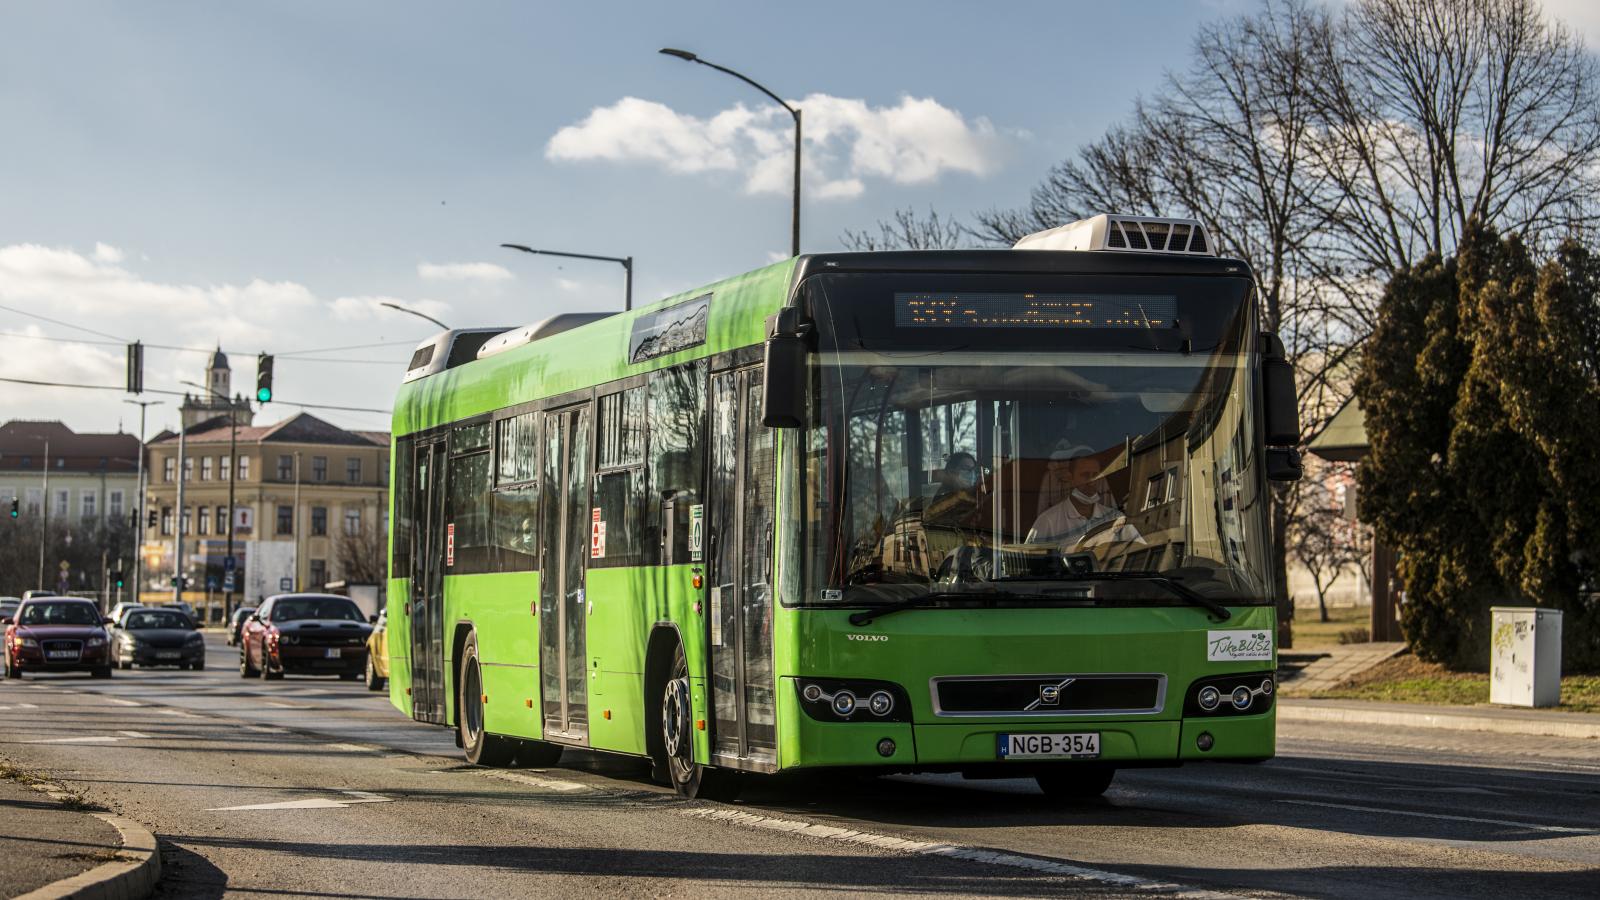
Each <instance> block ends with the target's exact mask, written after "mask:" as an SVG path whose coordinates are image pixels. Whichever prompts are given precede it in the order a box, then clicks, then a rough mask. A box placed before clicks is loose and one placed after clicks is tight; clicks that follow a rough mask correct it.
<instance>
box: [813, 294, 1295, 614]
mask: <svg viewBox="0 0 1600 900" xmlns="http://www.w3.org/2000/svg"><path fill="white" fill-rule="evenodd" d="M807 286H808V288H809V290H808V293H807V295H806V297H807V301H808V303H809V305H810V313H811V316H812V318H813V320H814V321H815V322H816V324H817V330H818V339H819V352H818V353H817V354H816V355H815V356H814V357H813V365H812V373H811V374H812V390H813V394H812V397H813V401H812V403H811V418H812V421H811V423H810V426H809V428H808V429H806V431H805V433H804V435H803V441H804V445H803V448H802V449H803V452H802V454H801V455H802V460H801V462H800V464H799V465H798V466H797V467H796V469H797V471H795V470H791V478H790V480H789V481H788V482H786V491H788V492H790V494H791V496H793V498H794V501H795V502H793V503H791V504H787V508H790V509H799V510H801V512H802V515H803V519H804V525H805V527H804V528H803V529H802V532H801V536H800V540H799V541H798V542H797V544H796V545H795V546H794V547H793V548H792V549H793V553H794V555H793V556H791V557H790V559H791V560H792V563H793V565H792V566H791V567H790V571H793V572H795V573H796V574H797V575H798V579H799V583H798V584H794V585H792V587H793V588H794V590H793V591H786V593H788V594H790V595H791V597H792V598H798V602H799V603H801V604H802V605H846V606H873V605H879V604H885V603H893V602H903V601H906V600H908V599H912V598H924V599H927V598H929V596H930V595H931V596H933V597H943V596H948V597H949V598H951V599H952V600H955V599H957V598H960V597H962V596H963V595H966V596H967V597H970V598H974V599H982V600H983V601H985V602H991V603H992V602H995V601H996V600H997V599H998V600H999V601H1001V602H1004V601H1006V600H1007V599H1010V598H1014V599H1015V600H1017V601H1018V602H1029V603H1050V602H1076V603H1082V604H1090V605H1120V604H1127V605H1147V604H1158V605H1177V604H1178V603H1179V602H1180V601H1179V599H1178V598H1177V597H1176V596H1175V594H1174V591H1173V590H1164V589H1163V588H1162V586H1161V585H1162V583H1163V582H1165V583H1167V584H1173V583H1177V584H1179V585H1181V587H1179V588H1177V590H1178V591H1179V592H1182V591H1183V590H1189V591H1192V592H1195V593H1199V594H1201V595H1203V596H1205V597H1207V598H1209V599H1215V600H1218V601H1221V602H1226V603H1231V604H1259V603H1266V602H1268V598H1269V597H1270V589H1269V585H1270V583H1271V579H1270V574H1269V573H1270V566H1269V557H1268V535H1266V534H1262V533H1259V532H1260V528H1258V527H1256V526H1255V525H1254V524H1253V523H1255V522H1257V521H1259V520H1260V518H1261V517H1259V516H1255V515H1253V514H1251V512H1249V510H1250V507H1251V506H1252V505H1255V504H1263V503H1266V502H1267V494H1266V492H1265V490H1264V486H1263V485H1264V482H1263V478H1262V475H1261V473H1260V471H1259V470H1258V466H1259V459H1258V455H1259V454H1258V451H1257V449H1256V441H1255V438H1254V433H1255V428H1254V420H1255V413H1254V401H1253V400H1250V399H1248V398H1250V397H1252V396H1253V384H1254V381H1253V378H1252V377H1251V369H1250V368H1249V367H1248V365H1247V364H1246V363H1247V354H1246V350H1247V347H1248V345H1247V342H1246V338H1247V329H1248V327H1249V325H1250V323H1251V321H1252V317H1251V316H1250V314H1249V303H1250V286H1249V282H1248V281H1247V280H1246V279H1243V278H1235V277H1216V276H1209V277H1199V276H1182V277H1179V276H1170V277H1169V276H1126V275H1123V276H1089V277H1085V276H1060V275H1050V276H1013V275H1007V276H998V277H997V276H962V275H894V276H889V275H863V276H856V275H836V276H823V277H819V278H816V279H812V280H811V281H808V282H807Z"/></svg>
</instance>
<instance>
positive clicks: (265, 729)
mask: <svg viewBox="0 0 1600 900" xmlns="http://www.w3.org/2000/svg"><path fill="white" fill-rule="evenodd" d="M244 730H245V731H255V732H259V733H261V734H288V733H289V729H287V728H273V727H272V726H270V725H246V726H244Z"/></svg>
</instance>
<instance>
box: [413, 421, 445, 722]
mask: <svg viewBox="0 0 1600 900" xmlns="http://www.w3.org/2000/svg"><path fill="white" fill-rule="evenodd" d="M413 464H414V465H415V466H416V471H415V472H414V473H413V474H414V475H415V476H416V477H415V478H414V479H412V482H411V484H412V490H411V497H410V498H409V499H410V502H411V504H412V506H411V510H412V517H413V521H414V522H415V523H416V524H415V527H414V531H413V534H414V535H415V537H414V538H413V540H414V544H413V546H412V552H411V595H410V611H411V622H410V631H411V715H412V717H413V718H415V719H417V720H418V721H422V722H433V723H435V724H440V725H443V724H447V719H446V717H445V702H444V701H445V689H444V562H445V558H444V557H445V534H444V527H445V526H444V485H445V482H444V478H445V469H446V466H445V444H444V439H443V438H442V437H441V438H439V439H438V440H435V441H432V442H429V443H423V442H418V443H417V445H416V456H415V462H414V463H413Z"/></svg>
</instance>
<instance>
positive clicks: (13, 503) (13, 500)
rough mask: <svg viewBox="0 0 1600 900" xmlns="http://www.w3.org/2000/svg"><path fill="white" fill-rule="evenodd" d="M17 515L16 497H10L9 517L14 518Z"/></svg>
mask: <svg viewBox="0 0 1600 900" xmlns="http://www.w3.org/2000/svg"><path fill="white" fill-rule="evenodd" d="M18 515H19V513H18V512H17V498H15V497H12V498H11V518H13V519H15V518H16V517H17V516H18Z"/></svg>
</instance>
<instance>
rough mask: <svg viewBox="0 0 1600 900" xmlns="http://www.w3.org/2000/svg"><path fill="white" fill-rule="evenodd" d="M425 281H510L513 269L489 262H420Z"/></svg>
mask: <svg viewBox="0 0 1600 900" xmlns="http://www.w3.org/2000/svg"><path fill="white" fill-rule="evenodd" d="M417 274H418V275H420V276H422V279H423V280H424V281H509V280H510V279H511V277H512V275H511V270H509V269H507V268H506V267H505V266H498V265H495V264H494V263H488V262H466V263H426V262H425V263H418V264H417Z"/></svg>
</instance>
